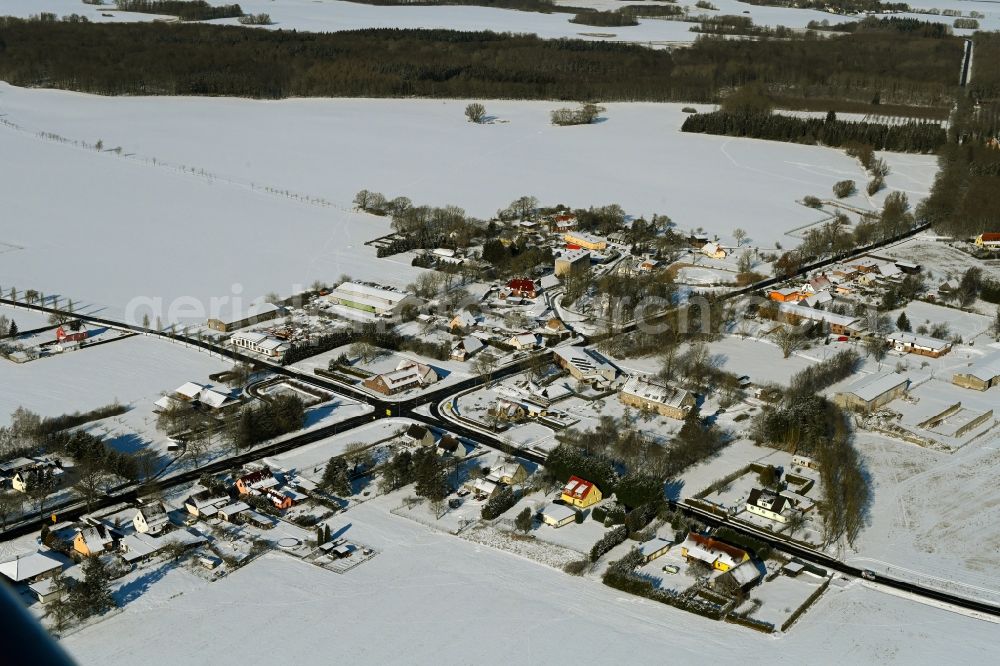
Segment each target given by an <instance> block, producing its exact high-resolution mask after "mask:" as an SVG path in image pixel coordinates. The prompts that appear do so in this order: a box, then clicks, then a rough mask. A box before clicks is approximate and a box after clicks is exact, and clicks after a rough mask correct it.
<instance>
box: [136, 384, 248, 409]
mask: <svg viewBox="0 0 1000 666" xmlns="http://www.w3.org/2000/svg"><path fill="white" fill-rule="evenodd" d="M238 404H239V400H236V399H235V398H233V397H231V396H230V395H228V394H226V393H222V392H220V391H216V390H215V389H211V388H208V387H207V386H202V385H201V384H198V383H195V382H185V383H184V384H182V385H181V386H179V387H177V388H176V389H174V392H173V393H171V394H169V395H165V396H162V397H161V398H160V399H159V400H157V401H156V402H154V403H153V405H154V406H155V407H156V409H154V410H153V411H166V410H170V409H175V408H177V407H180V406H184V405H187V406H190V407H205V408H207V409H210V410H212V411H222V410H225V409H228V408H229V407H232V406H234V405H238Z"/></svg>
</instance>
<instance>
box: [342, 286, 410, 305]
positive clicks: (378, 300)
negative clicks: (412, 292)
mask: <svg viewBox="0 0 1000 666" xmlns="http://www.w3.org/2000/svg"><path fill="white" fill-rule="evenodd" d="M408 297H409V294H407V293H406V292H404V291H399V290H398V289H392V288H389V287H382V286H375V285H369V284H362V283H360V282H344V283H343V284H341V285H340V286H338V287H337V288H336V289H334V290H333V291H332V292H330V294H329V295H328V296H327V297H326V298H328V299H330V300H344V301H350V302H352V303H358V304H359V305H365V306H368V307H371V308H373V309H375V310H385V309H386V308H390V309H391V308H393V307H395V306H396V305H398V304H399V303H401V302H402V301H403V300H405V299H406V298H408Z"/></svg>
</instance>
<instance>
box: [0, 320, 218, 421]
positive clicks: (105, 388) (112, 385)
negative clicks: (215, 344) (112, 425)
mask: <svg viewBox="0 0 1000 666" xmlns="http://www.w3.org/2000/svg"><path fill="white" fill-rule="evenodd" d="M229 367H231V366H230V364H229V363H228V362H226V361H223V360H220V359H219V358H218V357H216V356H211V355H209V354H208V353H206V352H202V351H197V350H195V349H194V348H188V347H184V346H183V345H180V344H171V343H167V342H164V341H161V340H155V339H151V338H146V337H141V336H136V337H131V338H128V339H125V340H119V341H117V342H112V343H110V344H106V345H99V346H96V347H92V348H89V349H87V348H84V349H80V350H78V351H71V352H65V353H63V354H59V355H57V356H52V357H49V358H43V359H39V360H37V361H32V362H30V363H24V364H17V363H12V362H10V361H7V360H4V359H0V376H2V377H3V382H0V425H5V424H7V423H8V422H9V419H10V414H11V412H13V411H14V410H15V409H17V408H18V407H24V408H26V409H29V410H31V411H33V412H36V413H38V414H40V415H42V416H59V415H61V414H69V413H72V412H75V411H78V410H79V411H87V410H91V409H94V408H96V407H101V406H103V405H107V404H108V403H111V402H114V401H116V400H117V401H119V402H121V403H123V404H147V403H150V402H152V401H153V400H156V399H157V398H159V397H160V396H161V395H162V394H163V392H165V391H173V390H174V389H175V388H177V387H178V386H180V385H181V384H183V383H184V382H188V381H193V382H199V383H208V375H210V374H212V373H215V372H221V371H222V370H226V369H227V368H229Z"/></svg>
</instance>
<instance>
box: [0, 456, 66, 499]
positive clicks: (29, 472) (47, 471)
mask: <svg viewBox="0 0 1000 666" xmlns="http://www.w3.org/2000/svg"><path fill="white" fill-rule="evenodd" d="M62 476H63V471H62V469H60V468H59V467H56V466H55V465H54V464H52V463H49V462H41V463H37V464H35V465H33V466H32V467H24V468H21V469H19V470H18V471H17V472H15V473H14V476H13V478H11V480H10V487H11V488H13V489H14V490H16V491H18V492H20V493H29V492H31V489H32V488H34V487H35V486H37V485H38V484H40V483H47V484H51V487H52V488H53V489H54V488H55V487H56V486H58V485H59V482H60V480H61V478H62Z"/></svg>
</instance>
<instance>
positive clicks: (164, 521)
mask: <svg viewBox="0 0 1000 666" xmlns="http://www.w3.org/2000/svg"><path fill="white" fill-rule="evenodd" d="M132 525H133V526H134V527H135V531H136V532H139V533H140V534H152V535H154V536H155V535H157V534H160V533H161V532H163V530H165V529H166V528H167V527H169V525H170V519H169V517H168V516H167V509H166V507H164V506H163V502H157V501H152V502H147V503H145V504H143V505H142V506H140V507H139V508H138V509H137V510H136V512H135V517H133V518H132Z"/></svg>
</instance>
